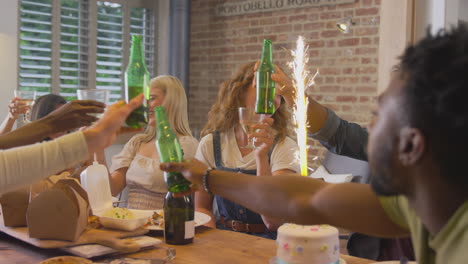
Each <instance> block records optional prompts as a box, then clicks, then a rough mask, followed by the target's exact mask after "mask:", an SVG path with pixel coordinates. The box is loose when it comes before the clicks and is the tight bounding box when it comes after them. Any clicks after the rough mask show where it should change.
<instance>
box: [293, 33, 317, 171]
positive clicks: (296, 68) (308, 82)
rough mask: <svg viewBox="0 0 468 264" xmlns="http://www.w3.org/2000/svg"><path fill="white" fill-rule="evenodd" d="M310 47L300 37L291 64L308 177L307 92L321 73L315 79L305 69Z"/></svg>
mask: <svg viewBox="0 0 468 264" xmlns="http://www.w3.org/2000/svg"><path fill="white" fill-rule="evenodd" d="M307 51H308V47H307V46H306V45H305V44H304V39H303V38H302V36H299V38H298V39H297V42H296V50H294V51H291V55H292V56H293V58H294V60H293V61H292V62H291V63H290V65H289V66H290V67H291V68H292V70H293V80H292V81H293V85H294V87H295V90H296V98H295V107H294V108H293V117H294V122H295V124H296V127H295V131H296V134H297V145H298V146H299V160H300V164H301V175H302V176H307V148H308V147H307V126H308V123H307V105H308V104H309V101H308V99H307V97H306V93H305V92H306V90H307V89H308V88H309V87H310V86H312V85H313V84H314V83H315V82H314V79H315V77H317V75H318V74H319V71H318V70H317V72H316V73H315V74H314V76H313V77H310V76H309V71H307V70H306V69H305V68H306V66H307V62H308V61H309V57H308V56H307Z"/></svg>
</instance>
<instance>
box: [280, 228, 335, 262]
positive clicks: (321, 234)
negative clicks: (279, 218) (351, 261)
mask: <svg viewBox="0 0 468 264" xmlns="http://www.w3.org/2000/svg"><path fill="white" fill-rule="evenodd" d="M276 245H277V250H276V259H277V263H278V264H339V263H340V260H339V259H340V246H339V239H338V229H336V228H335V227H332V226H329V225H313V226H303V225H295V224H284V225H282V226H281V227H280V228H279V229H278V238H277V239H276Z"/></svg>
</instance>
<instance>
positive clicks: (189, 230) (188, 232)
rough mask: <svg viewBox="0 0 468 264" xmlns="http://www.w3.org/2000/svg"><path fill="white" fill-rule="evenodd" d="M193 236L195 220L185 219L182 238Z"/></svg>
mask: <svg viewBox="0 0 468 264" xmlns="http://www.w3.org/2000/svg"><path fill="white" fill-rule="evenodd" d="M194 236H195V221H194V220H192V221H185V236H184V239H189V238H193V237H194Z"/></svg>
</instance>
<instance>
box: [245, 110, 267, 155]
mask: <svg viewBox="0 0 468 264" xmlns="http://www.w3.org/2000/svg"><path fill="white" fill-rule="evenodd" d="M263 117H264V115H263V114H257V113H255V110H254V109H253V108H248V107H239V123H240V124H241V126H242V129H243V130H244V132H245V133H246V134H251V133H253V132H255V131H254V128H253V125H255V124H259V123H262V121H263ZM242 148H249V149H255V148H257V147H255V138H252V139H251V140H250V141H249V143H248V144H247V145H246V146H243V147H242Z"/></svg>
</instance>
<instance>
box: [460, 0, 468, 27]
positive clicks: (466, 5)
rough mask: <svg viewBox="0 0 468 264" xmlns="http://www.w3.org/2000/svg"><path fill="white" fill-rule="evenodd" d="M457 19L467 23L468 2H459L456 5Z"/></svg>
mask: <svg viewBox="0 0 468 264" xmlns="http://www.w3.org/2000/svg"><path fill="white" fill-rule="evenodd" d="M458 18H459V19H460V20H463V21H465V22H468V0H460V3H459V4H458Z"/></svg>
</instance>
